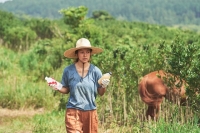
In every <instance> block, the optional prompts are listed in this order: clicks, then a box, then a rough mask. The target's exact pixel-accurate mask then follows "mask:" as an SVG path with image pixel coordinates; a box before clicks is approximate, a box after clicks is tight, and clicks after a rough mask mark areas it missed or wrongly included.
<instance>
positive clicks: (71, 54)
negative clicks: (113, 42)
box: [64, 47, 103, 58]
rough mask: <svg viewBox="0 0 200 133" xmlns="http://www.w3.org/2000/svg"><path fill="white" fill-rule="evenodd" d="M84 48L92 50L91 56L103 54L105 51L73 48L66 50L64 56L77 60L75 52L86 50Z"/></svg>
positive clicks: (93, 48) (95, 48) (96, 48)
mask: <svg viewBox="0 0 200 133" xmlns="http://www.w3.org/2000/svg"><path fill="white" fill-rule="evenodd" d="M84 48H89V49H92V53H91V55H93V54H98V53H101V52H103V49H101V48H98V47H79V48H71V49H68V50H66V51H65V52H64V56H65V57H67V58H77V56H76V54H75V51H76V50H79V49H84Z"/></svg>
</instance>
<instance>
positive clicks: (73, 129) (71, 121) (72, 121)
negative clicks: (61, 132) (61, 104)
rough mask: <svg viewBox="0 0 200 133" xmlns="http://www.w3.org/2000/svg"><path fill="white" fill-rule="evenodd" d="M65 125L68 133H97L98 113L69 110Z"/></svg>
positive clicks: (94, 111)
mask: <svg viewBox="0 0 200 133" xmlns="http://www.w3.org/2000/svg"><path fill="white" fill-rule="evenodd" d="M65 125H66V131H67V133H97V132H98V116H97V111H96V110H89V111H83V110H77V109H67V110H66V114H65Z"/></svg>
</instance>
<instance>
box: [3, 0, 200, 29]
mask: <svg viewBox="0 0 200 133" xmlns="http://www.w3.org/2000/svg"><path fill="white" fill-rule="evenodd" d="M78 6H85V7H87V8H88V9H89V10H88V14H87V16H88V17H92V15H93V12H94V11H102V10H103V11H106V12H108V13H110V14H111V15H112V16H113V17H115V18H116V19H117V20H126V21H139V22H147V23H151V24H160V25H167V26H172V25H180V24H181V25H199V23H200V8H199V7H200V2H199V0H192V1H189V0H164V1H163V0H95V1H94V0H84V1H80V0H59V1H55V0H48V1H47V0H34V1H27V0H12V1H7V2H5V3H0V9H2V10H5V11H9V12H12V13H14V14H20V16H21V15H29V16H33V17H40V18H51V19H57V18H61V17H62V14H60V13H59V12H58V11H59V10H60V9H63V8H64V9H66V8H69V7H78Z"/></svg>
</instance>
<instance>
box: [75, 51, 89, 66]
mask: <svg viewBox="0 0 200 133" xmlns="http://www.w3.org/2000/svg"><path fill="white" fill-rule="evenodd" d="M77 56H78V59H79V61H81V62H82V63H87V62H89V61H90V56H91V49H88V48H84V49H80V50H78V53H77Z"/></svg>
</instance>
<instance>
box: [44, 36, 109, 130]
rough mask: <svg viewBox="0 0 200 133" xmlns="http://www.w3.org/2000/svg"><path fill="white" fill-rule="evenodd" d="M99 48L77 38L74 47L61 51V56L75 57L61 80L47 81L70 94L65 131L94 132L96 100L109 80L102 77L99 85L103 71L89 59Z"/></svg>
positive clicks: (104, 89) (83, 39)
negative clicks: (62, 52)
mask: <svg viewBox="0 0 200 133" xmlns="http://www.w3.org/2000/svg"><path fill="white" fill-rule="evenodd" d="M102 51H103V50H102V49H101V48H97V47H92V46H91V44H90V41H89V40H88V39H86V38H81V39H79V40H78V41H77V42H76V47H75V48H71V49H68V50H66V51H65V52H64V56H65V57H67V58H73V59H75V63H74V64H71V65H69V66H67V67H66V68H65V69H64V72H63V75H62V81H61V83H59V82H57V81H55V82H48V84H49V86H51V87H53V88H54V89H55V90H58V91H59V92H60V93H63V94H68V93H70V96H69V99H68V102H67V105H66V115H65V124H66V131H67V133H97V129H98V116H97V111H96V104H95V99H96V96H97V94H99V95H101V96H102V95H103V94H104V93H105V91H106V87H107V85H108V84H109V82H110V80H109V79H104V80H102V84H101V85H99V84H98V79H100V78H101V76H102V72H101V70H100V69H99V68H98V67H96V66H94V65H93V64H91V63H90V58H91V55H93V54H98V53H101V52H102Z"/></svg>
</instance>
